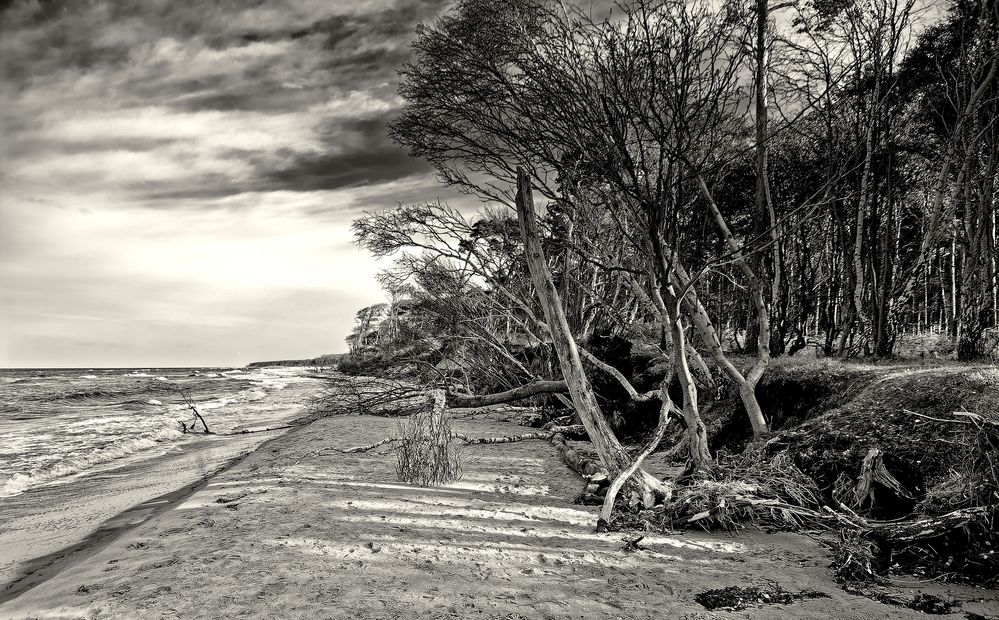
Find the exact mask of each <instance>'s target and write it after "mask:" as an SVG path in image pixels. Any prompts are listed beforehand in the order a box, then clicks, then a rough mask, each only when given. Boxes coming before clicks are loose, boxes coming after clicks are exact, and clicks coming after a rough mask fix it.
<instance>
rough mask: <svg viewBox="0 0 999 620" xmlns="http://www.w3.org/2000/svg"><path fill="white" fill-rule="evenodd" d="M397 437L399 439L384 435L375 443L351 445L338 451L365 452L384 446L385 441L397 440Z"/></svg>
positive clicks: (349, 452) (347, 452)
mask: <svg viewBox="0 0 999 620" xmlns="http://www.w3.org/2000/svg"><path fill="white" fill-rule="evenodd" d="M399 439H400V438H399V437H386V438H385V439H382V440H379V441H376V442H375V443H369V444H368V445H366V446H353V447H351V448H343V449H341V450H340V452H343V453H344V454H352V453H354V452H367V451H368V450H374V449H375V448H378V447H380V446H384V445H385V444H387V443H392V442H395V441H399Z"/></svg>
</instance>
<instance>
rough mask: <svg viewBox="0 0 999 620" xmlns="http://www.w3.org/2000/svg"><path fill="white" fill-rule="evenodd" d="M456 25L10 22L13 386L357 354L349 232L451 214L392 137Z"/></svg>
mask: <svg viewBox="0 0 999 620" xmlns="http://www.w3.org/2000/svg"><path fill="white" fill-rule="evenodd" d="M446 4H447V1H446V0H432V1H431V0H428V1H424V0H369V1H361V0H358V1H356V2H347V1H336V2H329V1H328V0H252V1H247V0H216V1H214V2H207V3H206V2H197V1H195V0H144V1H143V2H133V1H132V0H83V1H78V0H14V1H13V2H9V1H8V2H3V3H2V4H0V30H2V36H0V62H2V63H3V67H2V69H3V70H2V71H0V132H2V139H0V170H2V173H0V290H2V291H3V295H2V297H0V323H2V324H3V325H4V328H3V329H2V330H0V366H4V365H11V364H16V365H86V366H90V365H106V364H110V365H121V364H142V365H150V364H157V363H170V364H185V363H186V364H195V363H196V364H205V363H222V364H226V363H236V362H245V361H250V359H251V358H247V357H243V356H242V355H240V356H237V355H236V354H237V353H241V354H244V355H245V354H247V351H248V346H250V345H248V344H247V343H250V342H253V343H257V344H256V345H254V347H255V348H253V349H252V355H257V356H260V357H293V356H299V355H300V356H303V357H304V356H308V355H312V354H315V353H318V352H320V351H327V350H342V348H343V344H342V339H343V336H344V335H345V334H346V333H347V332H348V331H349V329H350V327H351V318H352V316H353V314H354V312H355V311H356V308H357V307H358V306H361V305H367V304H370V303H372V302H374V301H378V300H380V298H381V294H380V292H379V291H378V289H377V286H376V284H375V281H374V274H375V273H376V271H377V269H378V268H379V264H378V263H376V262H374V261H372V260H371V259H370V258H369V257H367V256H365V255H364V253H363V252H361V251H360V250H358V249H357V248H356V247H354V246H353V245H352V243H351V239H350V233H349V222H350V219H351V218H352V217H354V216H356V215H357V214H358V213H360V212H361V211H363V210H373V209H379V208H385V207H390V206H393V205H394V204H395V203H396V202H397V201H407V202H411V201H419V200H424V199H434V198H436V196H437V195H438V194H439V193H440V189H439V188H438V187H437V186H436V184H435V182H434V181H433V175H432V172H431V170H430V169H429V167H428V166H427V165H426V164H424V163H422V162H418V161H413V160H411V159H409V158H408V157H407V156H406V154H405V152H404V150H403V149H402V148H399V147H397V146H395V145H394V144H393V143H392V142H391V141H390V140H389V139H388V138H387V137H386V135H385V126H386V123H388V122H389V121H390V120H391V119H392V118H394V117H395V115H396V114H397V113H398V110H399V109H400V106H401V101H400V99H399V97H398V95H397V94H396V88H395V81H396V71H397V70H398V68H399V66H400V65H401V64H402V63H403V62H404V61H405V59H406V58H407V56H408V53H409V51H408V44H409V40H410V39H411V37H412V35H413V33H414V31H415V28H416V25H417V24H418V23H420V22H421V21H424V20H427V19H431V18H433V17H434V16H435V15H436V14H437V13H439V12H441V11H442V10H443V8H444V6H445V5H446ZM324 343H325V344H324ZM196 351H200V353H198V355H197V356H195V353H194V352H196ZM185 356H186V357H185Z"/></svg>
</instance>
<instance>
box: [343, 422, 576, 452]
mask: <svg viewBox="0 0 999 620" xmlns="http://www.w3.org/2000/svg"><path fill="white" fill-rule="evenodd" d="M556 434H558V435H573V436H582V437H585V436H586V429H584V428H583V425H582V424H573V425H570V426H556V427H554V428H552V429H550V430H547V431H538V432H536V433H524V434H523V435H506V436H499V437H471V436H469V435H463V434H462V433H454V432H452V433H451V437H452V438H454V439H460V440H461V441H464V442H465V443H467V444H494V443H516V442H518V441H527V440H530V439H540V440H543V441H550V440H551V439H552V438H553V437H554V436H555V435H556ZM400 439H401V438H400V437H386V438H385V439H381V440H379V441H376V442H374V443H371V444H367V445H363V446H353V447H350V448H341V449H339V452H343V453H344V454H351V453H355V452H368V451H369V450H374V449H375V448H378V447H381V446H384V445H385V444H388V443H393V442H396V441H399V440H400Z"/></svg>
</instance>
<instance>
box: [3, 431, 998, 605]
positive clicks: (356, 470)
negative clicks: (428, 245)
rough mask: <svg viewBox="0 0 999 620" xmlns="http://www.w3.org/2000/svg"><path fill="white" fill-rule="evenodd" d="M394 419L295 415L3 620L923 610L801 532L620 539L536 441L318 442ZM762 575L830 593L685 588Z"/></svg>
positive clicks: (964, 596) (18, 601)
mask: <svg viewBox="0 0 999 620" xmlns="http://www.w3.org/2000/svg"><path fill="white" fill-rule="evenodd" d="M395 424H396V423H395V421H393V420H386V419H383V418H371V417H349V418H327V419H321V420H318V421H316V422H314V423H312V424H310V425H308V426H305V427H302V428H298V429H295V430H293V431H291V432H289V433H288V434H286V435H284V436H282V437H279V438H277V439H275V440H274V441H272V442H270V443H268V444H267V445H266V447H265V448H263V449H258V450H256V451H255V452H253V453H252V454H250V455H249V456H248V457H247V458H245V459H243V460H242V461H241V462H239V463H238V464H236V465H235V466H233V467H231V468H229V469H227V470H226V471H224V472H222V473H220V474H219V475H217V476H215V477H213V478H212V479H211V480H210V481H208V482H207V484H205V486H204V487H202V488H201V489H199V490H197V491H196V492H194V493H193V494H192V495H190V496H189V497H187V498H186V499H184V500H183V501H181V502H180V503H179V504H177V505H175V506H172V507H170V508H169V509H166V510H162V511H159V512H157V513H156V514H153V515H152V516H151V517H149V518H148V519H147V520H146V521H145V522H143V523H141V524H139V525H137V526H136V527H134V528H132V529H129V530H128V531H126V532H125V533H124V534H122V535H121V536H119V537H118V538H116V539H114V540H113V541H111V542H110V543H109V544H107V545H105V546H104V547H103V548H101V549H94V550H93V553H92V554H91V555H89V556H88V557H85V558H84V559H82V560H81V561H79V562H77V563H75V564H74V565H72V566H69V567H67V568H65V570H63V571H62V572H60V573H59V574H57V575H55V576H54V577H52V578H51V579H48V580H47V581H45V582H44V583H41V584H40V585H38V586H37V587H34V588H33V589H31V590H28V591H27V592H24V593H23V594H22V595H21V596H19V597H17V598H15V599H13V600H11V601H8V602H7V603H5V604H3V605H0V617H3V618H37V617H60V618H77V617H79V618H119V617H125V618H173V617H184V618H218V617H251V618H271V617H286V618H351V619H354V620H357V619H368V618H392V619H398V618H477V617H481V618H570V617H572V618H580V617H582V618H591V617H609V618H660V617H664V616H665V617H674V616H675V617H679V618H774V617H778V616H786V617H794V618H829V617H835V618H856V619H860V618H864V619H866V618H920V617H925V616H924V615H923V614H919V613H917V612H915V611H911V610H907V609H904V608H899V607H893V606H889V605H885V604H882V603H878V602H875V601H872V600H870V599H867V598H863V597H858V596H853V595H850V594H847V593H845V592H844V591H842V590H841V589H839V588H838V587H837V586H836V585H835V584H834V583H833V582H832V578H831V574H830V570H829V568H828V565H829V557H828V554H827V552H826V550H825V549H824V548H823V547H822V546H821V545H820V544H819V542H817V541H816V540H813V539H812V538H808V537H805V536H798V535H790V534H773V535H768V534H763V533H760V532H747V533H744V534H741V535H737V536H733V535H725V534H696V533H687V534H683V535H675V536H663V535H654V536H653V535H650V536H648V537H646V539H645V540H643V541H642V543H641V546H642V548H641V549H640V550H637V551H626V550H625V549H624V544H623V543H622V540H621V539H622V537H623V536H622V534H620V533H608V534H598V533H596V532H595V531H594V527H593V524H594V523H595V521H596V508H593V507H582V506H574V505H572V504H571V498H572V497H573V496H574V495H575V494H576V493H577V492H578V491H579V481H578V479H576V478H575V477H574V476H573V475H572V474H571V473H569V472H568V471H567V470H566V469H565V468H564V466H563V465H562V464H561V463H560V462H559V461H558V459H557V457H556V456H555V454H554V450H553V449H552V448H551V447H550V446H548V445H547V444H544V443H540V442H522V443H518V444H501V445H477V446H469V447H468V448H466V450H465V453H464V469H465V476H464V477H463V478H462V480H460V481H459V482H457V483H454V484H451V485H447V486H445V487H440V488H430V489H425V488H419V487H413V486H410V485H405V484H401V483H399V482H398V481H397V480H396V477H395V473H394V471H393V460H392V455H391V454H384V453H383V454H379V453H375V452H369V453H361V454H342V453H339V452H335V451H330V450H328V448H329V447H330V446H336V447H346V446H350V445H359V444H365V443H371V442H373V441H375V440H377V439H379V438H381V437H384V436H386V435H389V434H391V433H392V432H393V431H394V429H395ZM457 427H458V429H457V430H459V431H460V432H463V433H467V434H471V435H498V434H510V433H513V432H518V431H520V430H522V429H520V428H518V427H516V426H514V425H512V424H509V423H495V422H490V423H486V422H461V423H459V424H458V425H457ZM768 580H775V581H777V582H779V583H780V584H781V585H782V586H783V587H784V588H786V589H788V590H790V591H792V592H798V591H803V590H815V591H819V592H822V593H823V594H825V595H826V596H827V597H826V598H816V599H809V600H802V601H799V602H796V603H793V604H789V605H775V606H766V607H757V608H750V609H748V610H745V611H740V612H723V611H714V612H708V611H706V610H705V609H704V608H703V607H701V606H700V605H699V604H698V603H697V602H696V601H695V598H694V597H695V595H696V594H697V593H698V592H702V591H704V590H706V589H710V588H720V587H727V586H746V585H764V584H766V583H767V581H768ZM920 591H931V592H933V593H935V594H938V595H944V596H951V597H953V598H956V599H958V600H960V601H961V602H962V604H963V609H964V611H969V612H974V613H978V614H982V615H986V616H992V615H995V614H999V593H997V592H995V591H989V590H981V589H974V588H967V587H959V586H947V585H939V584H918V583H917V584H911V587H908V588H905V589H904V592H905V593H906V594H909V595H914V594H916V593H918V592H920ZM963 615H964V614H963V613H962V614H960V615H959V616H955V617H963Z"/></svg>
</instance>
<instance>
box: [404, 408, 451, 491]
mask: <svg viewBox="0 0 999 620" xmlns="http://www.w3.org/2000/svg"><path fill="white" fill-rule="evenodd" d="M395 453H396V457H397V458H398V462H397V464H396V473H397V474H398V475H399V479H400V480H402V481H404V482H408V483H410V484H418V485H420V486H424V487H427V486H434V485H438V484H446V483H448V482H454V481H455V480H457V479H459V478H460V477H461V461H460V456H461V455H460V452H459V448H458V444H457V443H455V442H454V436H453V434H452V432H451V418H450V416H449V415H448V413H447V408H446V406H445V401H444V391H443V390H437V391H436V392H435V393H434V403H433V406H432V407H429V408H426V409H423V410H422V411H419V412H417V413H415V414H413V415H412V416H410V417H408V418H406V419H405V420H404V421H403V422H401V423H400V425H399V441H398V445H397V447H396V450H395Z"/></svg>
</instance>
